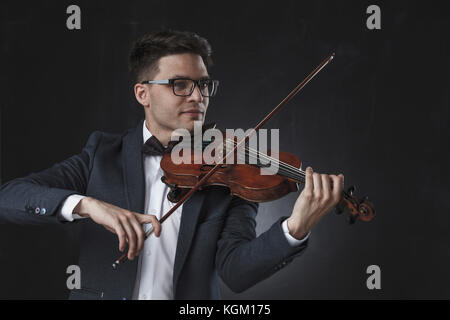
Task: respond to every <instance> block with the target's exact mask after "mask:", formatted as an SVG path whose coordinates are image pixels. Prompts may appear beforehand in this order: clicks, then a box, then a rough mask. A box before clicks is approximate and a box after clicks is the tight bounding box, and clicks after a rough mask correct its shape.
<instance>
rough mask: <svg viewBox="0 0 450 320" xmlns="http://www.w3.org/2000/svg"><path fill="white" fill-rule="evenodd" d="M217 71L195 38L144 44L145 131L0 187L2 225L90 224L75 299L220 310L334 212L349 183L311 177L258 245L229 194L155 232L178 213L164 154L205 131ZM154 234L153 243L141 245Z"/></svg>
mask: <svg viewBox="0 0 450 320" xmlns="http://www.w3.org/2000/svg"><path fill="white" fill-rule="evenodd" d="M211 63H212V61H211V48H210V45H209V44H208V42H207V41H206V40H205V39H203V38H201V37H199V36H198V35H195V34H193V33H189V32H177V31H164V32H155V33H152V34H150V35H147V36H145V37H143V38H142V39H141V40H139V41H137V42H136V43H135V46H134V48H133V50H132V52H131V55H130V68H131V71H132V72H133V73H134V75H135V77H136V84H135V85H134V93H135V96H136V99H137V100H138V102H139V103H140V104H141V105H142V106H143V107H144V112H145V121H143V122H141V123H139V125H138V126H137V128H134V129H129V130H128V131H126V132H124V133H123V134H121V135H113V134H107V133H104V132H98V131H96V132H94V133H93V134H92V135H91V136H90V137H89V140H88V142H87V144H86V146H85V148H84V149H83V151H82V153H80V154H78V155H75V156H73V157H71V158H69V159H67V160H65V161H63V162H61V163H58V164H55V165H54V166H53V167H51V168H50V169H47V170H44V171H42V172H39V173H33V174H30V175H29V176H27V177H25V178H18V179H15V180H13V181H10V182H9V183H7V184H5V185H3V186H2V188H1V191H0V208H1V213H0V218H1V219H2V220H5V221H9V222H13V223H36V222H37V223H45V222H49V221H50V222H67V221H72V222H71V223H83V224H84V226H83V237H82V243H81V250H80V261H79V266H80V268H81V271H82V272H81V275H82V279H81V289H77V290H72V292H71V296H70V298H72V299H102V298H103V299H130V298H132V299H217V298H220V292H219V284H218V276H220V277H221V278H222V280H223V281H224V283H225V284H226V285H227V286H229V287H230V289H231V290H233V291H235V292H242V291H243V290H245V289H247V288H249V287H251V286H253V285H254V284H256V283H257V282H259V281H261V280H263V279H265V278H267V277H269V276H270V275H272V274H273V273H275V272H276V271H278V270H280V269H281V268H283V267H284V266H285V265H287V264H288V263H289V262H291V261H292V260H293V258H294V257H296V256H298V255H300V254H301V253H302V252H303V250H304V249H305V247H306V245H307V239H308V235H309V232H310V230H311V228H312V227H313V226H314V225H315V224H316V223H317V221H318V220H319V219H320V218H321V217H322V216H323V215H324V214H325V213H326V212H327V211H329V209H330V208H332V207H334V206H335V205H336V204H337V202H338V201H339V199H340V195H341V193H342V185H343V176H342V175H339V176H336V175H325V174H318V173H313V172H312V169H311V168H308V169H307V171H306V183H305V188H304V190H303V191H302V192H301V194H300V196H299V197H298V200H297V201H296V203H295V205H294V208H293V210H292V212H290V213H288V215H289V217H287V216H288V215H287V216H286V217H283V218H281V219H280V220H278V221H277V222H275V223H274V224H273V225H272V227H271V228H269V230H267V231H266V232H264V233H262V234H261V235H260V236H259V237H256V234H255V225H256V223H255V216H256V213H257V204H255V203H251V202H248V201H245V200H242V199H240V198H237V197H234V196H230V195H229V192H228V190H226V188H223V187H213V188H206V189H204V190H202V191H197V192H196V193H194V195H193V196H192V197H191V198H190V199H189V200H188V201H187V202H185V203H184V204H183V205H182V206H181V207H180V208H178V209H177V210H176V211H175V212H174V214H173V215H172V216H171V217H170V218H169V219H168V220H167V221H166V222H165V223H164V224H163V225H162V226H161V225H160V223H159V222H158V219H159V218H161V217H162V215H163V214H164V213H165V212H167V211H168V210H169V209H170V208H171V206H173V204H172V203H170V202H169V201H168V200H167V197H166V196H167V193H168V191H169V190H168V187H167V186H166V185H164V184H163V183H162V182H161V176H162V171H161V169H160V166H159V163H160V160H161V155H160V154H158V150H159V151H161V149H163V147H162V146H166V145H167V144H168V143H169V141H170V137H171V133H172V132H173V131H174V130H175V129H178V128H184V129H188V130H190V131H192V130H193V128H194V121H202V122H203V121H204V119H205V115H206V111H207V109H208V105H209V100H210V98H211V97H212V96H213V95H214V91H215V90H216V89H217V83H216V82H215V81H213V80H211V79H210V76H209V73H208V69H209V67H210V65H211ZM144 146H146V147H147V148H145V147H144ZM143 147H144V148H143ZM148 148H150V149H152V148H153V149H152V150H153V151H154V152H148ZM142 150H147V152H144V153H142ZM155 150H156V151H155ZM330 181H332V182H333V184H332V185H333V187H331V186H330ZM150 224H151V225H152V226H153V227H154V229H155V235H152V236H150V237H149V238H148V239H147V240H146V241H144V232H145V230H148V227H149V225H150ZM117 240H118V242H119V250H120V251H124V250H126V249H127V247H128V251H127V257H128V259H129V260H130V261H128V262H126V263H124V264H122V265H120V267H119V268H118V269H117V270H113V269H112V268H111V263H112V262H113V261H114V260H115V259H116V258H117V256H118V251H117V250H116V249H115V248H116V245H117ZM135 258H138V259H135Z"/></svg>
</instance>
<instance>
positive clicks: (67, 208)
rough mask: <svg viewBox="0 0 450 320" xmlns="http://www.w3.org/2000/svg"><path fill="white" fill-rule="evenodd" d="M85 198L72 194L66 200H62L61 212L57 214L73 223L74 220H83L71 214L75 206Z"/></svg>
mask: <svg viewBox="0 0 450 320" xmlns="http://www.w3.org/2000/svg"><path fill="white" fill-rule="evenodd" d="M83 198H86V196H82V195H79V194H73V195H71V196H68V197H67V199H66V200H64V202H63V205H62V207H61V211H60V212H59V214H60V216H62V217H63V218H64V219H65V220H67V221H73V220H75V219H83V218H85V217H82V216H80V215H78V214H76V213H74V212H73V209H75V207H76V206H77V204H78V203H79V202H80V201H81V200H82V199H83Z"/></svg>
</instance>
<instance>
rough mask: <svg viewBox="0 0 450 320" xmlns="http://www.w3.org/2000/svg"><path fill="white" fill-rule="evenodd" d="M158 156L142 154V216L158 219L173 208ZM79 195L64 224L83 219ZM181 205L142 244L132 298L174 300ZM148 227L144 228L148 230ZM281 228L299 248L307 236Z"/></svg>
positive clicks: (68, 203)
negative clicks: (158, 231)
mask: <svg viewBox="0 0 450 320" xmlns="http://www.w3.org/2000/svg"><path fill="white" fill-rule="evenodd" d="M142 131H143V141H144V142H145V141H147V139H149V138H150V137H151V136H152V134H151V133H150V131H149V130H148V129H147V127H146V125H145V121H144V123H143V129H142ZM161 158H162V157H161V156H148V155H144V158H143V161H144V174H145V207H144V213H145V214H153V215H155V216H156V217H157V218H158V219H161V217H162V216H163V215H164V214H165V213H166V212H167V211H169V210H170V209H171V208H172V206H173V205H174V204H173V203H171V202H170V201H169V200H168V199H167V193H168V192H169V191H170V190H169V188H168V186H166V185H165V184H164V183H162V181H161V177H162V175H163V172H162V170H161V167H160V162H161ZM83 198H84V196H81V195H71V196H69V197H68V198H67V199H66V200H65V201H64V203H63V205H62V207H61V211H60V212H59V214H60V215H61V216H62V217H64V219H66V220H67V221H73V220H74V219H80V218H82V217H81V216H79V215H78V214H76V213H74V212H73V210H74V208H75V207H76V205H77V204H78V202H79V201H80V200H81V199H83ZM182 210H183V205H181V206H180V207H179V208H178V209H177V210H175V212H174V213H173V214H172V215H171V216H170V217H169V218H168V219H167V220H166V221H165V222H164V223H163V224H162V225H161V227H162V229H161V235H160V237H159V238H157V237H156V236H155V235H154V234H152V235H151V236H150V237H149V238H148V239H147V240H146V241H145V242H144V247H143V249H142V251H141V254H140V255H139V261H138V270H137V276H136V283H135V287H134V291H133V299H139V300H149V299H159V300H165V299H173V269H174V263H175V252H176V248H177V240H178V231H179V229H180V222H181V213H182ZM148 228H149V225H148V224H146V225H144V230H145V231H147V230H148ZM282 228H283V232H284V235H285V236H286V239H287V241H288V242H289V244H290V245H292V246H298V245H300V244H301V243H303V242H304V241H306V239H307V238H308V237H309V233H308V234H307V235H306V236H305V237H304V238H303V239H301V240H298V239H295V238H294V237H292V236H291V235H290V234H289V230H288V228H287V221H286V220H285V221H283V223H282Z"/></svg>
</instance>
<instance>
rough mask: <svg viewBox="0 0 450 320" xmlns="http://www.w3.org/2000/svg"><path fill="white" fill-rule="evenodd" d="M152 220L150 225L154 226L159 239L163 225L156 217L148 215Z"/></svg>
mask: <svg viewBox="0 0 450 320" xmlns="http://www.w3.org/2000/svg"><path fill="white" fill-rule="evenodd" d="M148 218H149V219H150V223H151V224H152V227H153V229H154V230H155V235H156V236H157V237H159V236H160V235H161V223H160V222H159V221H158V218H156V216H155V215H152V214H150V215H148Z"/></svg>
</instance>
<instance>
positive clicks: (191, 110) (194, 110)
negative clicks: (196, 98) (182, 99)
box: [181, 109, 204, 113]
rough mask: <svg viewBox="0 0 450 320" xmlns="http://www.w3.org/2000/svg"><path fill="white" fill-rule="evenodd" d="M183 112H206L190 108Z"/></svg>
mask: <svg viewBox="0 0 450 320" xmlns="http://www.w3.org/2000/svg"><path fill="white" fill-rule="evenodd" d="M181 113H204V112H203V111H201V110H199V109H190V110H186V111H183V112H181Z"/></svg>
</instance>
